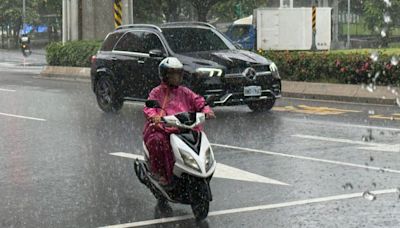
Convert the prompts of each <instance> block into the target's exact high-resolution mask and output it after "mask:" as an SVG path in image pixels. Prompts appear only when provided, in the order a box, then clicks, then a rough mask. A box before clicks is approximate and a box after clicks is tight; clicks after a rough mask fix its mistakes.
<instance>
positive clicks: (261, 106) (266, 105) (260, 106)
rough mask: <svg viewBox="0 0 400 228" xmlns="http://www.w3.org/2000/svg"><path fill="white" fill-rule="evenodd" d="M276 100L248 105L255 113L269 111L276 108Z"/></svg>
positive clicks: (254, 102)
mask: <svg viewBox="0 0 400 228" xmlns="http://www.w3.org/2000/svg"><path fill="white" fill-rule="evenodd" d="M274 104H275V98H272V99H268V100H260V101H252V102H250V103H248V104H247V106H249V108H250V109H251V110H253V111H254V112H262V111H269V110H271V109H272V107H274Z"/></svg>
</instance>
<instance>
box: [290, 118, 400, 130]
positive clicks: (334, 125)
mask: <svg viewBox="0 0 400 228" xmlns="http://www.w3.org/2000/svg"><path fill="white" fill-rule="evenodd" d="M285 121H292V122H304V123H307V124H311V123H312V124H318V125H321V126H323V127H326V126H333V127H335V128H337V127H348V128H362V129H373V130H381V131H397V132H400V128H392V127H379V126H368V125H358V124H346V123H338V122H329V121H319V120H301V121H299V119H293V118H285Z"/></svg>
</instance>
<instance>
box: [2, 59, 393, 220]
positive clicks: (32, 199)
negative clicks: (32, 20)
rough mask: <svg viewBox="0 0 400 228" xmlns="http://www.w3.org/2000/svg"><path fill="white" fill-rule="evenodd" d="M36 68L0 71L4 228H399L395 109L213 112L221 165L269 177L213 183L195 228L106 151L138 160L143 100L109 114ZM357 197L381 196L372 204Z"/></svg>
mask: <svg viewBox="0 0 400 228" xmlns="http://www.w3.org/2000/svg"><path fill="white" fill-rule="evenodd" d="M39 71H40V69H39V68H37V67H33V68H28V69H20V70H18V69H15V68H14V69H8V68H7V69H5V68H2V69H0V202H1V203H0V227H100V226H108V225H118V224H125V225H121V226H120V227H128V226H143V225H145V224H152V225H148V226H146V227H399V225H400V204H399V203H400V201H399V193H397V192H396V190H395V189H396V188H397V187H400V156H399V153H400V114H399V113H400V108H399V107H396V106H379V105H361V104H349V103H336V102H323V101H311V100H301V99H282V100H280V101H279V102H277V105H276V108H275V109H274V110H273V111H271V112H267V113H252V112H251V111H250V110H249V109H248V108H247V107H246V106H238V107H223V108H216V109H215V113H216V115H217V119H215V120H211V121H209V122H208V123H206V133H207V134H208V137H209V140H210V141H211V142H212V143H214V153H215V157H216V159H217V162H219V163H221V164H224V165H227V166H230V167H235V168H237V169H240V170H242V171H247V172H249V173H252V174H253V175H260V176H262V177H265V179H263V182H259V183H257V182H254V181H251V180H248V181H244V180H235V179H234V178H240V177H241V178H244V179H246V178H247V177H248V176H246V175H245V174H243V173H241V172H237V173H236V176H234V177H231V178H230V179H226V178H214V179H213V180H212V183H211V188H212V191H213V196H214V201H213V202H212V203H211V208H210V216H209V218H208V219H207V220H206V221H205V222H203V223H201V224H197V223H196V222H195V221H194V220H193V219H192V218H190V216H191V215H192V212H191V210H190V207H189V206H187V205H177V204H172V205H171V206H172V209H173V212H172V214H165V213H163V212H161V211H160V210H159V209H158V208H157V207H156V201H155V199H154V197H153V196H152V195H151V193H150V192H149V191H148V190H147V188H145V187H144V186H143V185H141V184H140V183H139V181H138V180H137V178H136V176H135V175H134V172H133V162H132V161H133V160H132V159H129V158H125V157H119V156H113V155H110V153H113V152H124V153H127V154H140V153H141V143H142V142H141V131H142V127H143V124H144V118H143V114H142V108H143V104H140V103H125V105H124V107H123V109H122V110H121V112H120V113H118V114H105V113H103V112H101V111H100V110H99V108H98V107H97V105H96V100H95V97H94V95H93V94H92V92H91V91H90V85H89V84H88V83H76V82H66V81H55V80H43V79H36V78H34V76H35V74H37V73H38V72H39ZM247 174H248V173H247ZM267 178H269V179H273V180H276V181H279V182H281V183H286V184H287V185H279V184H276V183H274V182H273V181H271V182H269V181H268V180H269V179H267ZM365 191H380V192H375V193H378V194H377V195H376V199H375V200H373V201H370V200H367V199H365V198H363V197H362V196H361V193H363V192H365ZM230 209H234V210H230ZM163 217H166V218H167V219H160V218H163ZM168 218H169V219H168ZM171 220H173V221H172V222H168V221H171Z"/></svg>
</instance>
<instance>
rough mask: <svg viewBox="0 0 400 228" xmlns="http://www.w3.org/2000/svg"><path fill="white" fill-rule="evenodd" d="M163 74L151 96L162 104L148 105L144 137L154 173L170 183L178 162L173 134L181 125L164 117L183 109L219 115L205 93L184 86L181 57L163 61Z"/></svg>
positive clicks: (183, 110) (162, 182) (213, 116)
mask: <svg viewBox="0 0 400 228" xmlns="http://www.w3.org/2000/svg"><path fill="white" fill-rule="evenodd" d="M159 77H160V79H161V84H160V85H159V86H157V87H156V88H154V89H153V90H152V91H151V92H150V95H149V97H148V100H157V101H158V103H159V104H160V106H161V108H148V107H145V108H144V114H145V116H146V119H147V122H146V125H145V129H144V132H143V138H144V143H145V144H146V147H147V149H148V151H149V155H150V158H149V159H150V164H151V172H152V174H153V175H154V177H156V178H157V179H158V180H159V183H160V184H162V185H167V184H169V183H171V181H172V177H173V173H172V171H173V167H174V162H175V161H174V156H173V153H172V149H171V145H170V141H169V136H170V134H171V133H173V132H174V131H175V132H176V131H177V129H170V128H166V127H164V125H163V124H162V123H161V122H160V121H161V117H162V116H167V115H175V114H177V113H181V112H203V113H205V115H206V118H215V115H214V112H213V111H212V110H211V108H210V107H209V106H208V105H207V103H206V101H205V99H204V98H203V97H202V96H200V95H198V94H196V93H194V92H193V91H192V90H190V89H189V88H187V87H184V86H181V83H182V79H183V65H182V63H181V62H180V61H179V60H178V59H177V58H175V57H168V58H165V59H164V60H163V61H162V62H161V63H160V65H159ZM199 130H200V129H199Z"/></svg>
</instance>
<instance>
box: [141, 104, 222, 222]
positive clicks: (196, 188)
mask: <svg viewBox="0 0 400 228" xmlns="http://www.w3.org/2000/svg"><path fill="white" fill-rule="evenodd" d="M146 106H147V107H150V108H161V107H160V105H159V104H158V102H157V101H147V102H146ZM205 119H206V118H205V115H204V113H198V112H197V113H196V112H184V113H179V114H177V115H172V116H164V117H163V118H162V120H161V121H162V122H163V123H164V124H165V125H166V126H169V127H176V128H178V129H179V133H176V134H171V136H170V142H171V147H172V152H173V155H174V158H175V164H174V168H173V174H174V176H173V181H172V184H171V185H169V186H162V185H160V184H159V183H158V181H157V180H156V179H154V177H153V176H152V175H151V171H150V167H151V166H150V161H149V152H148V150H147V148H146V145H145V144H144V143H143V148H144V152H145V153H144V161H140V160H138V159H136V161H135V172H136V175H137V177H138V178H139V180H140V182H142V183H143V184H144V185H146V186H147V187H148V188H149V189H150V190H151V192H152V193H153V194H154V196H155V197H156V199H157V200H159V202H161V203H163V202H164V203H166V202H167V201H170V202H173V203H182V204H190V205H191V207H192V211H193V214H194V216H195V217H196V219H197V220H203V219H205V218H206V217H207V215H208V210H209V203H210V201H212V194H211V189H210V181H211V178H212V176H213V174H214V171H215V168H216V165H217V163H216V161H215V159H214V153H213V151H212V149H211V146H210V142H209V141H208V139H207V136H206V134H205V133H204V132H197V131H195V130H193V129H194V128H195V127H196V126H198V125H200V124H202V123H204V122H205Z"/></svg>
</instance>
